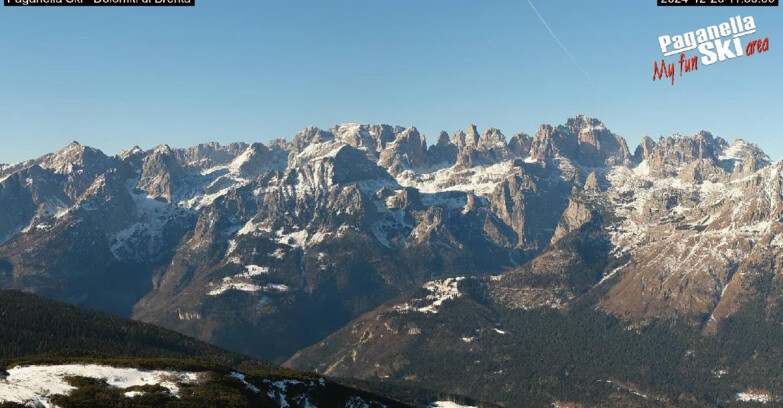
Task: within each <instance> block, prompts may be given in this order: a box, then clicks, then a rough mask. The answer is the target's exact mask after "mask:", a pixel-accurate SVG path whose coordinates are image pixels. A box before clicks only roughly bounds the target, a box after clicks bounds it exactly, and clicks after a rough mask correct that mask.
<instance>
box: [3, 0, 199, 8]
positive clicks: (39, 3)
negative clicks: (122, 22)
mask: <svg viewBox="0 0 783 408" xmlns="http://www.w3.org/2000/svg"><path fill="white" fill-rule="evenodd" d="M3 5H4V6H6V7H85V6H89V7H154V6H162V7H172V6H178V7H183V6H184V7H188V6H195V5H196V0H3Z"/></svg>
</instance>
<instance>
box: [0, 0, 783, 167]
mask: <svg viewBox="0 0 783 408" xmlns="http://www.w3.org/2000/svg"><path fill="white" fill-rule="evenodd" d="M532 1H533V3H534V4H535V5H536V7H537V9H538V10H539V12H540V13H541V14H542V15H543V17H544V18H545V19H546V20H547V22H548V23H549V26H550V27H551V28H552V29H553V31H554V32H555V33H556V34H557V36H558V37H559V38H560V40H561V41H562V43H563V44H564V45H565V46H566V47H567V48H568V49H569V50H570V52H571V53H572V54H573V55H574V58H575V59H576V60H577V61H578V63H579V65H581V66H582V67H583V68H584V70H586V71H587V73H588V74H589V77H590V78H589V79H588V78H587V76H586V75H585V74H584V73H583V72H582V71H581V70H580V69H579V67H577V66H576V65H575V64H574V62H573V61H572V60H571V59H570V58H569V57H568V55H566V53H565V52H563V50H562V49H561V48H560V47H559V46H558V45H557V43H556V42H555V41H554V40H553V39H552V37H551V36H550V34H549V33H548V32H547V31H546V29H545V28H544V27H543V25H542V24H541V22H540V21H539V20H538V19H537V17H536V16H535V14H534V13H533V11H532V10H531V8H530V6H529V5H528V3H527V1H526V0H515V1H505V0H497V1H490V2H487V1H462V0H448V1H446V0H443V1H440V0H428V1H421V0H394V1H391V0H374V1H366V0H364V1H361V0H355V1H342V0H332V1H323V0H318V1H315V0H314V1H304V0H302V1H296V2H292V1H287V0H231V1H225V0H198V1H197V3H198V5H197V6H196V7H195V8H190V7H187V8H185V7H183V8H159V7H154V8H20V7H17V8H8V7H5V8H0V51H2V56H1V57H0V162H14V161H19V160H22V159H26V158H32V157H36V156H39V155H41V154H43V153H46V152H49V151H53V150H55V149H57V148H59V147H61V146H63V145H65V144H67V143H69V142H70V141H72V140H78V141H79V142H81V143H82V144H87V145H91V146H95V147H99V148H101V149H103V150H104V151H105V152H106V153H109V154H114V153H116V152H117V151H119V150H121V149H123V148H128V147H131V146H133V145H139V146H141V147H143V148H151V147H153V146H155V145H157V144H162V143H167V144H170V145H172V146H188V145H193V144H196V143H199V142H204V141H218V142H221V143H226V142H231V141H267V140H270V139H273V138H279V137H285V138H290V137H291V136H293V134H294V133H295V132H296V131H297V130H299V129H301V128H303V127H306V126H309V125H316V126H320V127H325V128H328V127H330V126H331V125H333V124H335V123H340V122H367V123H390V124H398V125H403V126H410V125H413V126H416V127H418V128H419V130H421V131H422V132H424V133H425V134H426V135H427V136H428V141H429V142H430V143H432V142H434V139H435V137H436V136H437V134H438V132H439V131H440V130H446V131H448V132H449V133H451V132H453V131H454V130H457V129H463V128H465V127H466V126H467V125H468V124H469V123H476V124H477V125H478V127H479V128H487V127H491V126H494V127H498V128H500V129H501V130H502V131H503V132H504V133H505V134H506V135H507V136H510V135H512V134H513V133H515V132H518V131H524V132H527V133H531V134H532V133H533V132H535V130H536V129H537V128H538V126H539V125H541V124H542V123H552V124H559V123H563V122H564V121H565V119H566V118H567V117H569V116H573V115H576V114H586V115H589V116H593V117H597V118H599V119H601V120H602V121H604V123H606V124H607V126H608V127H609V128H610V129H612V130H613V131H615V132H616V133H618V134H620V135H622V136H623V137H625V138H626V139H627V140H628V142H629V145H631V146H630V147H631V149H633V148H634V147H635V146H636V144H637V143H638V141H639V139H640V138H641V137H642V136H643V135H645V134H647V135H650V136H652V137H654V138H657V137H658V136H660V135H668V134H671V133H675V132H678V133H683V134H693V133H695V132H696V131H698V130H700V129H707V130H710V131H712V132H713V133H714V134H716V135H717V136H721V137H724V138H726V139H729V140H733V139H735V138H744V139H746V140H749V141H752V142H755V143H758V144H759V145H761V146H762V148H764V149H765V150H766V151H767V152H768V153H769V154H770V156H772V157H773V159H778V158H780V157H781V156H783V143H781V142H780V141H779V139H778V138H779V137H780V136H781V132H780V129H781V125H780V119H779V115H780V112H781V111H783V109H782V108H783V98H781V95H783V92H782V91H783V87H782V86H781V82H783V78H780V77H779V75H780V70H781V68H783V54H782V53H781V52H780V51H779V50H778V42H777V41H783V18H782V16H781V11H780V10H779V8H778V7H775V8H770V7H759V8H753V7H718V8H693V7H684V8H682V7H679V8H671V7H669V8H659V7H656V6H655V5H654V3H655V2H654V0H632V1H631V0H600V1H585V0H532ZM737 14H742V15H753V16H754V17H755V18H756V23H757V25H758V36H768V37H769V38H770V51H769V52H767V53H766V54H761V55H756V56H752V57H742V58H740V59H738V60H735V61H729V62H723V63H718V64H715V65H712V66H702V67H700V70H699V72H696V73H693V74H688V75H687V76H686V77H683V78H680V77H677V79H676V82H675V86H671V85H669V84H668V83H660V82H652V80H651V79H652V71H653V62H654V61H656V60H660V58H661V54H660V51H659V48H658V43H657V37H658V36H659V35H662V34H674V33H682V32H685V31H691V30H695V29H697V28H701V27H705V26H707V25H712V24H716V23H720V22H722V21H725V20H726V19H728V18H729V17H730V16H734V15H737ZM670 59H672V60H673V58H670Z"/></svg>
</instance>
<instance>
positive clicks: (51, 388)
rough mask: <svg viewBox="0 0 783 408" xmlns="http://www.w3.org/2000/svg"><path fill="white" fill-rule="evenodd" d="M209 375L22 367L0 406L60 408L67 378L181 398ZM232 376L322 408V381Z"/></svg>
mask: <svg viewBox="0 0 783 408" xmlns="http://www.w3.org/2000/svg"><path fill="white" fill-rule="evenodd" d="M206 375H207V374H206V373H203V372H185V371H173V370H140V369H136V368H118V367H111V366H105V365H95V364H88V365H81V364H68V365H53V366H44V365H41V366H20V367H15V368H12V369H10V370H8V372H7V375H4V374H0V404H2V403H4V402H12V403H18V404H24V405H26V406H28V407H33V408H57V406H56V405H54V404H53V403H52V402H51V398H52V397H53V396H55V395H68V394H70V393H71V392H72V391H74V390H75V389H76V387H73V386H71V385H69V384H68V382H67V380H66V379H67V378H68V377H86V378H94V379H97V380H104V381H106V383H107V384H108V385H109V386H110V387H112V388H115V389H119V390H121V391H123V393H124V395H125V397H127V398H134V397H136V396H139V395H143V392H142V391H139V390H138V388H135V387H140V386H144V385H159V386H161V387H163V388H165V389H167V390H168V392H169V393H170V394H171V395H172V396H174V397H179V391H180V386H182V385H185V384H197V383H199V382H201V381H203V380H204V379H205V377H206ZM231 376H232V377H234V378H236V379H238V380H239V381H241V382H243V383H244V384H245V387H246V388H247V389H248V390H250V391H252V392H254V393H256V394H262V393H263V394H265V395H266V396H267V397H269V398H270V399H272V400H273V401H275V402H276V404H278V405H279V406H280V407H281V408H283V407H291V401H296V402H297V403H298V404H300V406H302V407H307V408H319V407H318V405H316V404H315V403H314V402H313V401H311V400H310V392H311V391H313V390H314V389H316V388H324V387H326V386H327V384H326V381H325V380H324V379H323V378H321V379H319V380H317V381H309V382H302V381H299V380H295V379H283V380H278V381H271V380H263V384H258V386H256V385H254V384H252V383H250V382H248V381H247V379H246V378H245V375H244V374H241V373H237V372H233V373H231ZM438 404H440V403H435V404H434V405H433V407H443V408H459V407H460V406H459V405H438ZM445 404H448V403H445ZM371 407H372V408H385V407H386V406H385V405H383V404H379V403H377V402H367V401H365V400H364V399H363V398H362V397H359V396H351V397H350V398H349V400H348V401H347V402H346V403H345V408H371ZM321 408H324V407H321Z"/></svg>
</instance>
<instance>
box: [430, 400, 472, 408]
mask: <svg viewBox="0 0 783 408" xmlns="http://www.w3.org/2000/svg"><path fill="white" fill-rule="evenodd" d="M430 408H476V407H469V406H467V405H460V404H457V403H456V402H450V401H438V402H433V403H432V405H430Z"/></svg>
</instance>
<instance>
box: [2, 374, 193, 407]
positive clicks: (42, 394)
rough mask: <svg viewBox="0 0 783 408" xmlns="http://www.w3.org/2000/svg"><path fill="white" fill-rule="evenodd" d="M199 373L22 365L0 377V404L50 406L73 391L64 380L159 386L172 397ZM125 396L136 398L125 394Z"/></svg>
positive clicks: (128, 393) (118, 385) (115, 384)
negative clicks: (77, 379) (76, 379)
mask: <svg viewBox="0 0 783 408" xmlns="http://www.w3.org/2000/svg"><path fill="white" fill-rule="evenodd" d="M200 375H201V374H200V373H191V372H179V371H148V370H139V369H135V368H116V367H110V366H102V365H76V364H70V365H56V366H22V367H15V368H12V369H10V370H8V376H7V377H6V378H2V377H0V403H2V402H16V403H19V404H27V405H29V406H42V407H47V408H50V407H54V405H53V404H52V403H51V402H50V401H49V398H50V397H51V396H53V395H58V394H59V395H67V394H68V393H70V392H71V391H73V390H75V389H76V388H75V387H72V386H71V385H69V384H68V383H67V382H66V380H65V379H66V378H67V377H87V378H95V379H104V380H106V382H107V383H108V384H109V386H111V387H115V388H121V389H126V388H131V387H137V386H142V385H160V386H161V387H164V388H166V389H168V390H169V392H170V393H171V394H172V395H174V396H176V395H177V394H178V393H179V385H180V384H189V383H192V382H196V381H198V380H199V378H200ZM125 395H126V396H128V397H129V398H130V397H133V396H135V395H138V394H137V393H136V392H134V391H128V392H127V393H126V394H125Z"/></svg>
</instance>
